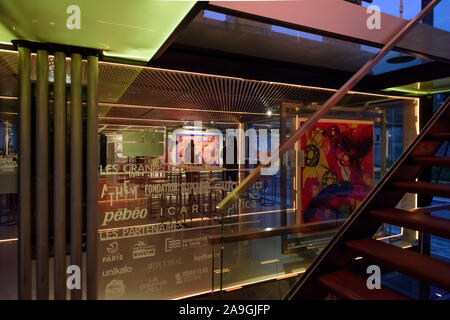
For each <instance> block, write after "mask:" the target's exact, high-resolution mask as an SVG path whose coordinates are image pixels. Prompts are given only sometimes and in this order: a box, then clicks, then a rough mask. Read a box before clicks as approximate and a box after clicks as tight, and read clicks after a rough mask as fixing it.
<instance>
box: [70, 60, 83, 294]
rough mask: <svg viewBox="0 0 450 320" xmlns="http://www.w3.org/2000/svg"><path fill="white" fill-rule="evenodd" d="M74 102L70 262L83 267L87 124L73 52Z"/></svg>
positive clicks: (72, 93) (79, 73) (76, 63)
mask: <svg viewBox="0 0 450 320" xmlns="http://www.w3.org/2000/svg"><path fill="white" fill-rule="evenodd" d="M71 59H72V61H71V71H70V73H71V104H70V222H71V224H70V253H71V255H70V264H72V265H77V266H79V267H80V268H81V267H82V231H83V230H82V222H83V221H82V201H83V188H82V185H83V171H82V169H83V168H82V167H83V148H82V139H83V133H82V130H83V125H82V114H83V110H82V105H81V97H82V87H81V81H82V79H81V67H82V63H81V55H80V54H78V53H74V54H72V55H71ZM71 297H72V299H73V300H80V299H81V298H82V291H81V290H78V289H73V290H72V291H71Z"/></svg>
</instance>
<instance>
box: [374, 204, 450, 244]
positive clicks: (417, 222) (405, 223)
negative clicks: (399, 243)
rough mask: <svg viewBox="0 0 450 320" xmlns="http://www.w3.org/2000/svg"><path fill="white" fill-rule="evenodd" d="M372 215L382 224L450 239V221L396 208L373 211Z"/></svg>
mask: <svg viewBox="0 0 450 320" xmlns="http://www.w3.org/2000/svg"><path fill="white" fill-rule="evenodd" d="M370 215H371V216H373V217H375V218H376V219H378V220H380V221H382V222H386V223H390V224H394V225H397V226H401V227H406V228H410V229H413V230H418V231H423V232H425V233H429V234H433V235H436V236H438V237H443V238H447V239H450V220H448V219H444V218H438V217H433V216H430V215H428V214H425V213H422V212H411V211H407V210H400V209H395V208H392V209H379V210H372V211H370Z"/></svg>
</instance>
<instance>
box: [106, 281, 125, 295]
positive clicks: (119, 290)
mask: <svg viewBox="0 0 450 320" xmlns="http://www.w3.org/2000/svg"><path fill="white" fill-rule="evenodd" d="M124 294H125V284H124V283H123V281H122V280H117V279H113V280H111V281H110V282H109V283H108V284H107V285H106V287H105V298H106V299H117V298H120V297H122V296H123V295H124Z"/></svg>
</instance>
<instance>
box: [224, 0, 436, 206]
mask: <svg viewBox="0 0 450 320" xmlns="http://www.w3.org/2000/svg"><path fill="white" fill-rule="evenodd" d="M439 2H440V0H433V1H431V2H430V3H429V4H428V5H427V6H426V7H425V8H423V9H422V11H421V12H420V13H419V14H418V15H417V16H416V17H414V18H413V19H411V20H410V21H408V22H407V23H406V24H405V25H404V26H403V27H402V28H401V29H400V30H396V31H394V32H393V36H392V38H391V40H389V41H388V42H387V43H386V44H385V45H384V46H383V48H382V49H381V50H380V51H379V52H378V53H377V54H375V55H374V56H373V57H372V58H371V59H370V60H369V61H367V63H366V64H365V65H364V66H363V67H362V68H361V69H360V70H359V71H358V72H356V73H355V74H354V75H353V76H352V77H351V78H350V79H349V80H348V81H347V82H346V83H345V84H344V85H343V86H342V87H341V88H340V89H339V90H338V91H336V92H335V93H334V94H333V95H332V96H331V97H330V98H329V99H328V100H327V101H326V102H325V103H324V104H323V105H322V107H321V108H320V109H318V110H317V111H316V112H315V113H314V114H313V115H312V116H311V117H309V118H308V119H307V120H306V121H305V122H304V124H303V125H302V126H301V127H300V128H299V129H297V130H296V131H295V132H294V133H293V134H292V135H291V136H290V137H289V139H287V140H286V141H285V142H284V143H283V144H282V145H281V146H280V148H279V149H278V150H277V151H275V152H274V153H273V154H272V155H271V157H270V158H269V161H267V162H266V164H263V163H262V164H260V165H259V166H258V167H256V168H255V169H254V170H253V171H252V172H251V173H250V174H249V175H248V176H247V177H246V178H245V179H244V180H243V181H242V182H241V183H240V184H239V185H238V186H236V188H235V189H233V191H232V192H230V193H229V194H228V195H227V196H226V197H225V198H224V199H223V200H222V201H221V202H220V203H219V204H218V205H217V210H218V211H219V212H221V213H224V212H226V210H228V209H229V208H230V207H231V206H232V205H233V203H234V202H235V201H236V200H238V199H239V197H240V196H241V195H242V194H244V193H245V192H246V191H247V190H248V189H249V188H250V186H251V185H252V184H253V183H254V182H255V181H256V180H257V179H258V178H259V177H260V175H261V169H262V168H264V167H265V166H268V165H269V164H270V163H276V161H278V160H279V157H280V156H282V155H283V154H284V153H285V152H286V151H287V150H289V149H290V148H292V147H293V146H294V144H295V143H296V142H297V141H299V140H300V138H301V137H302V136H303V135H304V134H305V133H306V132H308V130H309V129H310V128H312V127H313V126H314V125H315V124H316V123H317V122H318V121H319V120H320V119H321V118H322V117H323V116H324V115H325V114H326V113H327V112H328V111H329V110H330V109H331V108H333V107H334V106H335V105H336V103H338V102H339V101H340V100H341V99H342V98H343V97H344V96H345V95H346V94H347V93H348V92H349V91H350V90H351V89H352V88H353V87H354V86H355V85H356V84H358V82H359V81H360V80H361V79H363V78H364V76H366V75H367V74H368V73H369V72H370V70H371V69H372V68H373V67H374V66H375V65H376V64H377V63H378V62H380V61H381V59H383V57H384V56H386V54H388V53H389V51H391V50H392V49H393V48H394V47H395V45H396V44H397V43H398V42H399V41H400V40H402V39H403V38H404V37H405V36H406V35H407V34H408V32H409V31H411V30H412V29H413V28H414V26H416V25H417V24H418V23H419V22H420V21H421V20H422V19H423V18H424V17H425V16H426V15H427V14H428V13H429V12H430V11H431V10H432V9H433V8H434V7H435V6H436V5H437V4H438V3H439Z"/></svg>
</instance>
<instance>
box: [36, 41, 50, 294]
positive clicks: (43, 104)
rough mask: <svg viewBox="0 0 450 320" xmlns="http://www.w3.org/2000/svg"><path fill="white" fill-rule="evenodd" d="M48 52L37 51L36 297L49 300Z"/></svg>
mask: <svg viewBox="0 0 450 320" xmlns="http://www.w3.org/2000/svg"><path fill="white" fill-rule="evenodd" d="M48 135H49V131H48V52H47V51H46V50H38V51H37V84H36V142H35V143H36V226H37V231H36V252H37V253H36V291H37V295H36V297H37V298H38V299H48V297H49V281H48V279H49V262H48V253H49V251H48V237H49V234H48V221H49V220H48Z"/></svg>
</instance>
